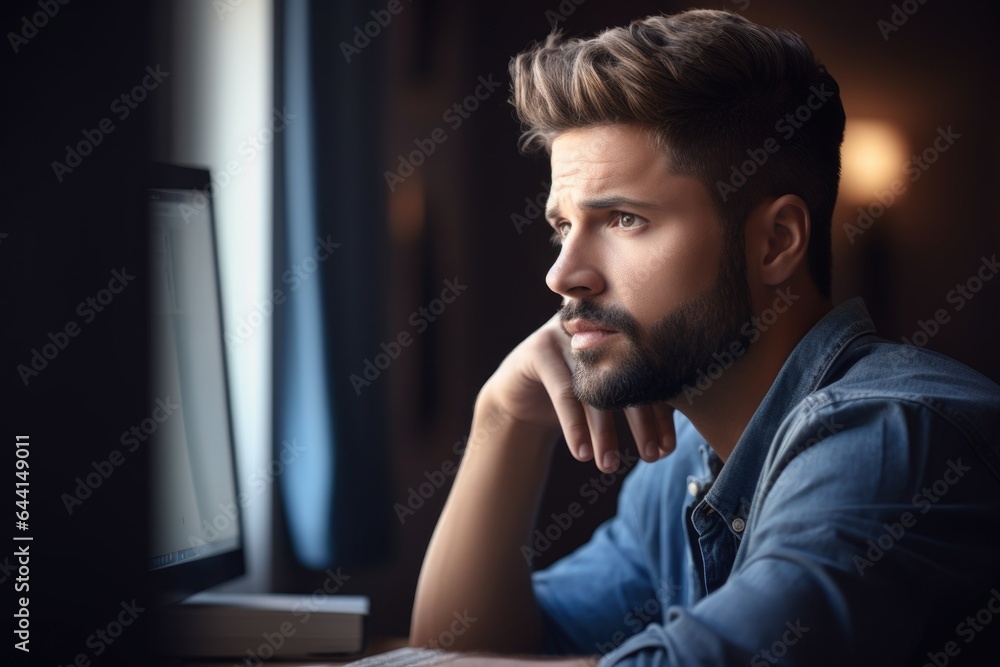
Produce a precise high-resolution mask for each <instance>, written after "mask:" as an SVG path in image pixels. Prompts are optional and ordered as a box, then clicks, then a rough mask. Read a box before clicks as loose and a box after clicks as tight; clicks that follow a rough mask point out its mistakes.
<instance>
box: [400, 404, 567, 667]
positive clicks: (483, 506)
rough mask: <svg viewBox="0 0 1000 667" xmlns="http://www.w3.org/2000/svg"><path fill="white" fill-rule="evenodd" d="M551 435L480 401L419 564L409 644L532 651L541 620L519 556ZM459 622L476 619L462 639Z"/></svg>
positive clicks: (530, 523)
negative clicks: (446, 638)
mask: <svg viewBox="0 0 1000 667" xmlns="http://www.w3.org/2000/svg"><path fill="white" fill-rule="evenodd" d="M555 437H556V433H555V432H554V431H553V430H552V429H551V428H546V427H539V426H532V425H528V424H525V423H523V422H520V421H517V420H515V419H513V418H511V417H510V416H509V415H506V414H505V413H503V412H500V411H499V410H498V409H497V408H496V407H495V404H494V403H492V402H491V401H490V399H489V397H488V395H487V394H486V392H484V393H483V394H481V396H480V400H479V401H477V404H476V410H475V415H474V418H473V425H472V434H471V436H470V438H469V445H468V447H467V449H466V452H465V455H464V457H463V459H462V464H461V466H460V468H459V472H458V474H457V475H456V477H455V482H454V485H453V487H452V489H451V493H450V495H449V496H448V500H447V502H446V504H445V507H444V510H443V511H442V513H441V517H440V519H439V521H438V524H437V528H436V529H435V531H434V535H433V536H432V538H431V542H430V545H429V546H428V549H427V554H426V556H425V558H424V564H423V568H422V570H421V573H420V580H419V582H418V584H417V592H416V599H415V600H414V606H413V619H412V626H411V633H410V643H411V644H413V645H431V646H433V645H435V643H436V642H439V641H440V639H441V637H442V635H443V634H445V633H450V634H451V636H452V637H454V638H455V641H454V644H453V645H452V646H451V647H450V648H455V649H457V650H478V651H499V652H505V653H508V652H538V650H539V649H540V647H541V620H540V614H539V611H538V607H537V605H536V603H535V599H534V594H533V592H532V588H531V570H530V567H529V566H528V564H527V563H526V562H525V560H524V558H523V557H522V555H521V547H522V545H524V544H526V543H527V542H528V539H529V536H530V534H531V530H532V528H533V526H534V522H535V515H536V512H537V507H538V503H539V500H540V497H541V494H542V489H543V487H544V484H545V479H546V476H547V474H548V467H549V460H550V458H551V454H552V449H553V446H554V441H555ZM456 614H458V615H459V616H463V615H464V618H465V619H475V621H473V622H471V623H468V620H466V624H468V627H467V628H464V627H463V631H462V632H461V633H455V632H452V631H451V630H450V628H451V626H452V624H453V623H454V622H455V620H456Z"/></svg>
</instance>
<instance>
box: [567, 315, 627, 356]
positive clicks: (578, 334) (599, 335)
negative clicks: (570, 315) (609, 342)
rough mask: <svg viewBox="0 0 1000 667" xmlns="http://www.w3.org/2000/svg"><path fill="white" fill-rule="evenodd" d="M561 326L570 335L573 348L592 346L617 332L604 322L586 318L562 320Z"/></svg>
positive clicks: (580, 348) (579, 348)
mask: <svg viewBox="0 0 1000 667" xmlns="http://www.w3.org/2000/svg"><path fill="white" fill-rule="evenodd" d="M562 326H563V329H564V330H565V331H566V333H567V334H569V335H570V336H572V338H571V339H570V347H572V348H573V349H574V350H582V349H586V348H590V347H594V346H596V345H599V344H601V343H602V342H604V341H605V340H606V339H608V338H610V337H611V336H614V335H615V334H617V333H618V332H617V331H616V330H614V329H612V328H610V327H608V326H606V325H604V324H601V323H599V322H591V321H588V320H579V319H577V320H569V321H568V322H563V325H562Z"/></svg>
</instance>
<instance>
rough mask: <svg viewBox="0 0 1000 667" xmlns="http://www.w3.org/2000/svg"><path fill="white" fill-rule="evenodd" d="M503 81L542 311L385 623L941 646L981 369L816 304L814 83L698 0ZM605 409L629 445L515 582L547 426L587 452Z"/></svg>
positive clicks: (962, 554)
mask: <svg viewBox="0 0 1000 667" xmlns="http://www.w3.org/2000/svg"><path fill="white" fill-rule="evenodd" d="M511 74H512V77H513V103H514V105H515V107H516V109H517V112H518V114H519V116H520V118H521V120H522V122H523V123H524V125H525V128H526V129H525V134H524V137H523V145H524V147H525V148H544V149H546V150H547V151H548V152H549V153H550V154H551V165H552V189H551V193H550V196H549V201H548V208H547V212H546V215H547V218H548V220H549V222H550V224H551V225H552V227H553V229H554V231H555V236H554V240H555V242H556V243H557V244H558V245H559V246H560V254H559V258H558V259H557V261H556V262H555V264H554V265H553V267H552V269H551V271H550V272H549V274H548V277H547V283H548V286H549V287H550V288H551V289H552V290H553V291H555V292H558V293H559V294H560V295H562V297H563V306H562V308H561V310H560V311H559V313H558V314H557V315H556V316H555V317H553V318H552V319H551V320H549V321H548V322H547V323H545V324H544V325H542V327H541V328H540V329H538V330H537V331H536V332H534V333H533V334H532V335H531V336H529V337H528V338H527V339H526V340H525V341H523V342H522V343H521V344H520V345H519V346H518V347H517V348H516V349H514V351H513V352H511V354H510V355H509V356H508V357H507V358H506V359H505V360H504V361H503V363H502V364H501V365H500V367H499V368H498V369H497V371H496V373H495V374H494V375H493V376H492V377H491V378H490V379H489V381H487V383H486V384H485V385H484V386H483V388H482V391H481V392H480V394H479V396H478V399H477V402H476V409H475V414H474V419H473V426H472V429H473V437H472V438H471V440H472V442H473V443H474V445H473V446H471V447H470V448H469V450H468V451H467V453H466V455H465V458H464V459H463V461H462V465H461V468H460V471H459V473H458V475H457V476H456V479H455V483H454V486H453V488H452V491H451V495H450V497H449V499H448V502H447V504H446V506H445V508H444V511H443V512H442V515H441V518H440V522H439V524H438V526H437V529H436V531H435V534H434V536H433V538H432V541H431V544H430V546H429V548H428V551H427V556H426V559H425V562H424V566H423V570H422V572H421V577H420V582H419V584H418V589H417V595H416V601H415V605H414V611H413V625H412V631H411V643H413V644H415V645H420V644H426V643H427V642H434V641H435V640H437V639H439V638H440V637H441V633H442V632H446V631H447V630H448V628H449V626H450V625H452V624H454V622H455V618H456V617H458V615H462V618H465V619H475V620H474V621H471V620H469V621H468V622H467V623H465V624H464V625H463V627H462V632H461V633H457V632H456V633H453V635H452V638H453V639H454V646H453V647H454V648H456V649H462V650H475V651H490V652H504V653H518V654H537V653H542V652H546V653H563V654H568V655H574V656H598V655H601V654H603V658H602V663H603V664H607V665H612V664H614V665H618V664H628V665H631V664H636V665H640V664H642V665H647V664H648V665H654V664H656V665H729V664H751V665H767V664H772V663H776V662H778V661H779V660H780V661H781V662H782V663H787V664H804V665H833V664H838V665H839V664H878V665H891V664H904V661H906V660H908V659H916V660H923V661H931V662H930V664H937V665H940V664H947V662H948V661H950V660H952V659H953V658H955V656H958V655H959V653H961V652H963V651H964V653H965V655H966V656H967V655H969V654H970V652H971V648H970V647H969V646H967V644H968V643H970V642H971V640H969V639H968V636H967V635H963V632H964V631H965V630H968V631H969V632H971V633H972V638H973V639H977V640H978V639H980V637H981V635H979V634H978V633H983V634H985V633H986V631H987V628H985V627H983V626H984V616H983V615H981V614H980V615H979V616H976V610H983V609H990V607H989V605H990V604H994V605H995V606H996V605H997V604H1000V593H997V594H996V603H994V602H992V601H993V593H995V592H996V591H997V589H996V588H994V586H996V585H997V584H998V583H1000V565H998V564H1000V540H998V537H997V535H1000V451H998V447H997V443H998V441H1000V438H998V434H1000V388H998V387H997V386H996V385H995V384H993V383H992V382H990V381H989V380H987V379H986V378H984V377H982V376H980V375H978V374H977V373H975V372H974V371H972V370H970V369H968V368H966V367H964V366H962V365H960V364H958V363H956V362H954V361H951V360H949V359H946V358H944V357H942V356H940V355H937V354H934V353H932V352H928V351H925V350H921V349H916V348H912V347H905V346H902V345H897V344H893V343H889V342H887V341H884V340H882V339H879V338H877V337H876V336H875V333H874V330H873V327H872V323H871V320H870V318H869V317H868V314H867V312H866V311H865V308H864V305H863V304H862V303H861V302H860V301H859V300H853V301H848V302H846V303H844V304H842V305H840V306H838V307H836V308H834V307H832V305H831V303H830V264H831V260H830V224H831V216H832V211H833V207H834V201H835V199H836V193H837V184H838V180H839V173H840V154H839V151H840V143H841V141H842V138H843V130H844V111H843V106H842V104H841V102H840V96H839V89H838V87H837V84H836V82H835V80H834V79H833V77H832V76H830V74H829V73H827V71H826V70H825V68H824V67H822V66H821V65H819V64H818V63H817V61H816V59H815V57H814V56H813V54H812V52H811V51H810V50H809V48H808V46H807V45H806V44H805V43H804V42H803V41H802V39H801V38H799V37H798V36H797V35H794V34H790V33H787V32H783V31H778V30H773V29H769V28H765V27H761V26H758V25H755V24H753V23H751V22H749V21H748V20H746V19H745V18H742V17H741V16H738V15H734V14H729V13H724V12H716V11H691V12H686V13H683V14H679V15H675V16H670V17H663V16H656V17H650V18H647V19H645V20H642V21H637V22H635V23H633V24H632V25H630V26H628V27H625V28H617V29H613V30H608V31H605V32H604V33H602V34H600V35H598V36H597V37H595V38H593V39H590V40H563V39H561V38H560V37H559V36H558V35H553V36H550V37H549V38H548V40H547V41H546V42H545V43H544V44H541V45H537V46H536V47H534V48H532V49H530V50H529V51H528V52H526V53H524V54H521V55H519V56H518V57H517V58H516V59H515V60H514V61H513V63H512V65H511ZM737 171H739V172H740V175H741V178H735V177H734V174H735V173H736V172H737ZM615 410H621V411H624V414H625V417H626V419H627V421H628V424H629V426H630V428H631V431H632V434H633V435H634V437H635V441H636V444H637V446H638V448H639V451H640V454H641V456H642V458H643V460H644V463H641V464H639V465H638V466H637V467H636V469H635V471H634V472H632V473H631V474H630V476H629V477H628V478H627V480H626V481H625V484H624V486H623V489H622V492H621V495H620V497H619V504H618V513H617V515H616V517H615V518H614V519H612V520H611V521H609V522H608V523H606V524H604V525H603V526H602V527H601V528H599V529H598V531H597V532H596V533H595V534H594V536H593V537H592V539H591V540H590V542H589V543H587V544H586V545H584V546H583V547H581V548H580V549H578V550H577V551H576V552H574V553H573V554H571V555H569V556H568V557H566V558H564V559H563V560H561V561H559V562H557V563H556V564H555V565H553V566H552V567H550V568H548V569H547V570H544V571H541V572H535V573H532V572H531V571H530V568H529V567H528V565H527V564H526V563H525V560H524V558H523V557H522V554H521V547H522V545H525V544H529V543H530V535H531V534H532V531H533V529H534V520H535V512H536V508H537V505H538V503H539V498H540V495H541V493H542V488H543V485H544V482H545V478H546V474H547V467H548V461H549V458H550V456H551V454H552V451H553V448H554V446H555V441H556V438H557V435H558V433H559V431H560V428H561V431H562V434H563V435H564V436H565V439H566V442H567V444H568V446H569V448H570V450H571V451H572V452H573V454H574V455H575V456H576V458H578V459H579V460H581V461H588V460H594V461H595V463H596V465H597V467H598V468H599V469H600V470H601V471H604V472H607V471H612V470H615V469H616V468H617V466H618V465H619V460H620V459H619V451H618V443H617V442H616V437H615V431H614V425H613V411H615ZM966 610H972V612H971V613H972V616H971V617H970V618H978V619H979V620H978V621H973V622H978V624H979V625H980V628H979V630H978V631H973V630H972V629H971V626H968V627H967V628H966V627H961V626H960V625H958V624H957V622H959V621H961V620H962V618H963V617H962V614H963V613H964V612H965V611H966ZM995 611H996V612H1000V606H997V609H996V610H995ZM990 613H992V611H991V612H990ZM997 625H998V626H1000V622H998V623H997ZM935 633H936V634H935ZM922 640H923V642H924V643H923V644H922V643H921V642H922ZM935 642H938V643H935ZM949 642H950V643H949ZM986 642H987V640H986V639H982V640H981V642H980V645H981V646H985V644H986ZM970 645H971V644H970ZM925 652H926V656H925V654H924V653H925ZM591 659H593V658H591ZM935 660H936V661H937V662H934V661H935ZM941 660H944V661H945V662H941Z"/></svg>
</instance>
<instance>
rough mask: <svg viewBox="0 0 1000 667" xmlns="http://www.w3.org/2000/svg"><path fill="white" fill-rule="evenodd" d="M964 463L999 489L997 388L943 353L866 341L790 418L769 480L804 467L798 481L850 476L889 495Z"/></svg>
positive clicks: (771, 458)
mask: <svg viewBox="0 0 1000 667" xmlns="http://www.w3.org/2000/svg"><path fill="white" fill-rule="evenodd" d="M962 456H964V457H966V458H965V459H964V460H966V461H975V463H976V465H977V467H981V468H983V470H984V472H986V473H990V474H991V475H986V476H987V477H989V476H992V477H993V478H994V480H995V481H996V482H997V483H1000V387H998V386H997V385H996V384H995V383H993V382H992V381H990V380H989V379H988V378H986V377H984V376H982V375H980V374H979V373H977V372H975V371H974V370H972V369H970V368H968V367H967V366H965V365H963V364H961V363H959V362H957V361H955V360H953V359H950V358H948V357H945V356H943V355H940V354H936V353H934V352H931V351H929V350H924V349H921V348H916V347H913V346H906V345H900V344H896V343H891V342H888V341H884V340H882V339H879V338H877V337H875V336H866V337H864V339H863V340H860V341H858V342H857V344H856V345H853V346H851V348H850V349H849V350H847V351H845V355H844V358H843V359H841V360H840V361H839V363H838V364H837V368H836V369H834V370H833V372H832V377H831V378H829V379H828V381H827V382H825V383H824V384H823V386H821V387H820V388H819V389H817V390H816V391H814V392H812V393H810V394H808V395H807V396H806V397H805V398H804V399H803V400H802V401H801V402H799V403H798V404H797V405H796V406H795V407H794V408H793V409H792V410H791V411H790V412H789V413H788V414H787V416H786V418H785V419H784V421H783V422H782V424H781V426H780V427H779V429H778V432H777V434H776V436H775V439H774V442H773V444H772V447H771V450H770V452H769V455H768V459H767V462H766V464H765V474H764V477H762V481H763V482H764V484H765V485H769V484H773V483H774V482H775V480H776V478H777V477H778V475H779V474H780V473H782V472H783V471H784V469H785V468H787V467H788V466H790V465H792V464H793V462H795V461H798V465H797V466H796V467H797V468H800V469H802V471H803V472H802V473H801V474H808V473H806V472H805V471H806V470H807V469H808V470H811V471H812V473H813V474H825V473H824V471H825V472H827V473H828V472H831V471H839V472H841V473H843V472H845V471H847V470H853V471H854V472H855V473H856V475H857V477H858V478H859V483H874V482H878V484H879V486H880V487H882V488H885V487H886V486H889V487H891V486H892V485H893V483H894V481H896V482H901V481H902V480H909V483H910V484H912V483H913V482H915V481H916V479H917V478H919V477H921V476H922V473H925V472H927V473H928V474H929V472H928V468H941V467H947V465H948V461H949V460H954V459H955V458H956V457H962ZM861 480H865V482H861ZM907 486H909V484H908V485H907Z"/></svg>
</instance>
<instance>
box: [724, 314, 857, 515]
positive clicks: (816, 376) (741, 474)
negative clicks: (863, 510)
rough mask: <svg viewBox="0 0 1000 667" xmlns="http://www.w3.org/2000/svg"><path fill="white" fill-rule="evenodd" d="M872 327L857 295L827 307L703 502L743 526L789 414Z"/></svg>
mask: <svg viewBox="0 0 1000 667" xmlns="http://www.w3.org/2000/svg"><path fill="white" fill-rule="evenodd" d="M873 333H875V325H874V324H873V323H872V320H871V317H870V316H869V315H868V310H867V309H866V308H865V304H864V301H863V300H862V299H861V298H860V297H858V298H854V299H851V300H849V301H845V302H844V303H842V304H840V305H839V306H837V307H836V308H834V309H833V310H831V311H830V312H829V313H827V314H826V315H825V316H824V317H823V318H822V319H821V320H820V321H819V322H817V323H816V325H815V326H814V327H813V328H812V329H810V330H809V333H807V334H806V335H805V336H804V337H803V338H802V340H800V341H799V343H798V345H796V346H795V349H793V350H792V353H791V354H790V355H788V359H786V360H785V363H784V364H783V365H782V367H781V370H780V371H779V372H778V375H777V377H776V378H775V380H774V383H773V384H772V385H771V388H770V389H769V390H768V392H767V394H766V395H765V396H764V400H762V401H761V403H760V405H759V406H758V407H757V411H756V412H754V414H753V417H751V418H750V422H749V423H748V424H747V427H746V429H745V430H744V431H743V435H741V436H740V439H739V440H738V441H737V442H736V447H735V448H734V449H733V452H732V454H730V456H729V458H728V460H727V461H726V463H725V465H724V466H723V467H722V471H721V472H720V473H719V476H718V478H717V479H716V481H715V483H714V484H713V485H712V488H711V489H710V490H709V492H708V494H707V495H706V497H705V502H706V503H707V504H709V505H710V506H711V507H712V508H714V509H715V511H717V512H718V513H719V514H720V515H721V516H722V517H723V518H724V519H725V521H726V524H727V525H729V527H730V529H732V530H734V531H735V532H737V533H739V532H742V530H743V526H744V525H745V522H746V518H747V515H748V514H749V512H750V500H751V499H752V498H753V495H754V491H755V490H756V488H757V483H758V480H759V477H760V472H761V469H762V468H763V466H764V461H765V459H766V458H767V454H768V451H769V450H770V448H771V444H772V441H773V440H774V435H775V433H776V432H777V430H778V427H779V426H780V425H781V423H782V422H783V421H784V419H785V417H786V416H787V415H788V413H789V412H790V411H791V410H792V408H794V407H795V406H796V405H798V404H799V403H800V402H801V401H802V400H803V399H805V397H806V396H808V395H809V394H810V393H812V392H814V391H816V390H817V389H818V388H819V387H820V386H821V383H822V381H823V378H824V377H825V376H826V375H827V373H828V372H829V370H830V367H831V366H832V365H833V363H834V361H835V360H836V358H837V357H838V356H839V355H840V353H841V352H842V351H843V350H844V348H846V347H847V346H848V344H850V342H851V341H853V340H854V339H855V338H857V337H858V336H862V335H865V334H873ZM736 519H739V521H736ZM734 521H735V523H736V528H734Z"/></svg>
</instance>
